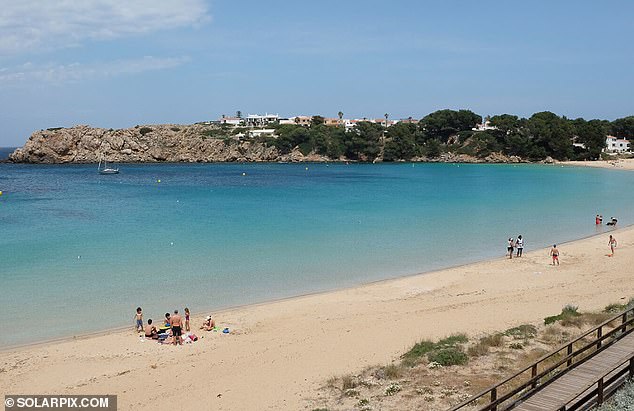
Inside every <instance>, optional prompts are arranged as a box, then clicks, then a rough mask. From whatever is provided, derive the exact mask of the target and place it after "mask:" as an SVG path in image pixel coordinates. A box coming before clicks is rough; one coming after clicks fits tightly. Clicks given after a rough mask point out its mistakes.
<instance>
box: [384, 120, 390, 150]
mask: <svg viewBox="0 0 634 411" xmlns="http://www.w3.org/2000/svg"><path fill="white" fill-rule="evenodd" d="M384 116H385V128H384V129H383V144H385V131H386V130H387V119H388V117H389V116H390V115H389V114H388V113H385V114H384Z"/></svg>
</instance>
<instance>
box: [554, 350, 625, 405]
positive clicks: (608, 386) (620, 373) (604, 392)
mask: <svg viewBox="0 0 634 411" xmlns="http://www.w3.org/2000/svg"><path fill="white" fill-rule="evenodd" d="M626 375H627V376H628V377H629V378H632V376H634V354H632V355H631V356H630V357H629V358H628V359H626V360H624V361H623V362H621V363H620V364H619V365H617V366H615V367H613V368H612V369H610V370H606V372H605V373H604V374H603V375H602V376H601V378H599V379H598V380H596V381H595V382H594V384H592V386H591V387H590V388H592V387H594V388H593V389H592V391H590V392H586V391H587V390H586V391H584V393H585V394H586V395H584V396H583V397H582V398H579V397H580V396H581V395H582V394H579V395H578V396H577V398H578V399H577V398H575V399H573V401H572V402H573V403H574V404H573V405H572V406H570V407H566V406H564V407H562V408H560V409H559V410H558V411H575V410H578V409H579V408H581V407H583V406H585V405H587V404H588V403H589V402H590V401H594V402H596V404H597V405H601V404H603V401H604V399H605V398H607V396H608V394H610V393H613V392H614V391H615V390H616V389H617V388H618V387H619V386H620V385H621V384H623V383H624V382H625V381H626V378H625V376H626Z"/></svg>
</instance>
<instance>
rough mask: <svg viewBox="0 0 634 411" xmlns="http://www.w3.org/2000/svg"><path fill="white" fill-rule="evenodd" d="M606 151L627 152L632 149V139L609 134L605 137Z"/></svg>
mask: <svg viewBox="0 0 634 411" xmlns="http://www.w3.org/2000/svg"><path fill="white" fill-rule="evenodd" d="M605 151H607V152H608V153H625V152H629V151H630V141H629V140H626V139H624V138H617V137H614V136H607V138H606V139H605Z"/></svg>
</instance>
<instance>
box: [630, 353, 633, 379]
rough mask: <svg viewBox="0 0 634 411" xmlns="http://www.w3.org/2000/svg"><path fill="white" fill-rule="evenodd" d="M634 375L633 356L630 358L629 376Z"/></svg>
mask: <svg viewBox="0 0 634 411" xmlns="http://www.w3.org/2000/svg"><path fill="white" fill-rule="evenodd" d="M632 377H634V358H630V378H632Z"/></svg>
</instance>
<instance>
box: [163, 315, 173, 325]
mask: <svg viewBox="0 0 634 411" xmlns="http://www.w3.org/2000/svg"><path fill="white" fill-rule="evenodd" d="M165 326H166V327H168V328H171V327H172V322H171V321H170V313H165Z"/></svg>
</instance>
